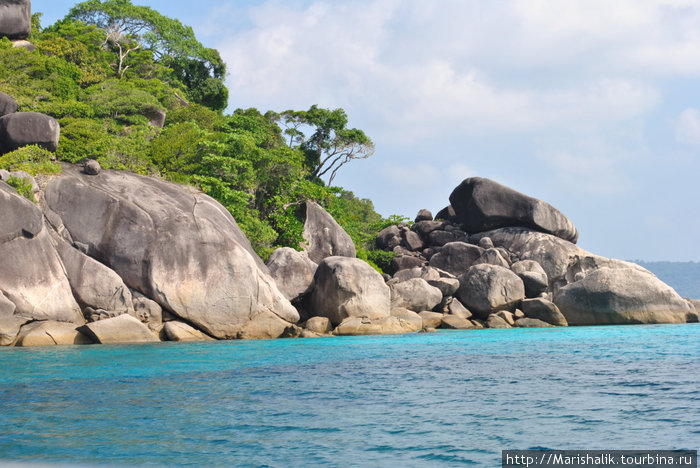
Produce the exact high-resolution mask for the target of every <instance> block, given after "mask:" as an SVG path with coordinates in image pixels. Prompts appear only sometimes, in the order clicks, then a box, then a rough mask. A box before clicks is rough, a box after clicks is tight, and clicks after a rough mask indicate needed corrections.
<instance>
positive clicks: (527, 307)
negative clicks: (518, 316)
mask: <svg viewBox="0 0 700 468" xmlns="http://www.w3.org/2000/svg"><path fill="white" fill-rule="evenodd" d="M520 307H522V309H523V313H524V314H525V316H526V317H528V318H534V319H538V320H542V321H543V322H547V323H550V324H552V325H555V326H557V327H566V326H567V325H568V323H567V321H566V318H565V317H564V315H563V314H562V313H561V312H560V311H559V308H558V307H557V306H556V305H555V304H554V303H553V302H550V301H548V300H546V299H540V298H537V299H525V300H524V301H523V302H522V303H521V304H520Z"/></svg>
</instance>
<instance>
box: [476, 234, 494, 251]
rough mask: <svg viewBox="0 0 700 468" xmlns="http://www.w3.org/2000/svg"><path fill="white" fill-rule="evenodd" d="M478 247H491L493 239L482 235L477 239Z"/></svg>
mask: <svg viewBox="0 0 700 468" xmlns="http://www.w3.org/2000/svg"><path fill="white" fill-rule="evenodd" d="M479 247H481V248H482V249H493V248H494V247H493V241H492V240H491V238H490V237H482V238H481V239H479Z"/></svg>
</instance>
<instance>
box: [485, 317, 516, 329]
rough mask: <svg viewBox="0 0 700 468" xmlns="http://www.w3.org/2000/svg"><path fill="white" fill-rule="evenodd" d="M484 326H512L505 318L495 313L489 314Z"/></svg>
mask: <svg viewBox="0 0 700 468" xmlns="http://www.w3.org/2000/svg"><path fill="white" fill-rule="evenodd" d="M486 326H487V327H488V328H512V327H511V326H510V325H509V324H508V322H506V321H505V319H503V318H501V317H499V316H498V315H496V314H491V315H489V318H488V319H487V320H486Z"/></svg>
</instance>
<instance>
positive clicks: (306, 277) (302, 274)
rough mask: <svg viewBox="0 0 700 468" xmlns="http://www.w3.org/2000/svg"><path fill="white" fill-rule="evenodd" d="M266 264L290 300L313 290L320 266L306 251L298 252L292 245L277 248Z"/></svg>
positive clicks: (278, 285)
mask: <svg viewBox="0 0 700 468" xmlns="http://www.w3.org/2000/svg"><path fill="white" fill-rule="evenodd" d="M265 264H266V265H267V268H268V269H269V270H270V276H272V279H274V280H275V283H276V284H277V288H279V290H280V291H281V292H282V294H284V297H286V298H287V299H289V300H290V301H291V300H294V299H296V298H298V297H300V296H303V295H304V294H306V293H308V292H309V291H310V290H311V286H312V285H313V282H314V273H316V268H317V267H318V265H316V264H315V263H314V262H312V261H311V259H310V258H309V256H308V255H307V254H306V252H298V251H296V250H294V249H292V248H291V247H282V248H279V249H277V250H275V251H274V252H272V255H270V258H268V260H267V262H266V263H265Z"/></svg>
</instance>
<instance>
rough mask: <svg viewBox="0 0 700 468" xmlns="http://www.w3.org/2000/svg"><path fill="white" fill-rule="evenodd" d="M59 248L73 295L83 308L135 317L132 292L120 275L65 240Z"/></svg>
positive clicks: (58, 240)
mask: <svg viewBox="0 0 700 468" xmlns="http://www.w3.org/2000/svg"><path fill="white" fill-rule="evenodd" d="M55 244H56V250H57V251H58V254H59V256H60V257H61V261H62V262H63V266H64V267H65V269H66V276H67V277H68V282H69V283H70V286H71V289H72V290H73V295H74V297H75V298H76V299H77V301H78V303H79V304H80V305H82V306H83V308H84V307H92V308H93V309H103V310H106V311H110V312H115V315H121V314H126V313H131V314H132V315H133V306H132V297H131V291H129V288H128V287H127V286H126V285H125V284H124V282H123V281H122V279H121V278H120V277H119V275H117V274H116V273H115V272H114V271H112V270H110V269H109V268H107V267H106V266H104V265H103V264H101V263H100V262H98V261H96V260H93V259H92V258H90V257H88V256H87V255H85V254H84V253H82V252H80V251H79V250H78V249H76V248H74V247H72V246H70V245H68V244H67V243H66V242H64V241H63V240H61V239H56V240H55Z"/></svg>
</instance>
